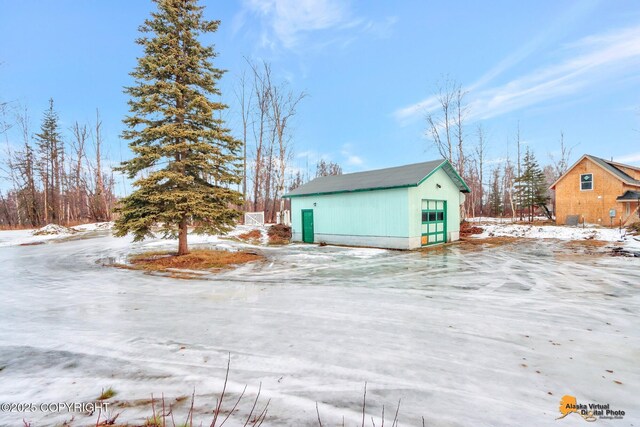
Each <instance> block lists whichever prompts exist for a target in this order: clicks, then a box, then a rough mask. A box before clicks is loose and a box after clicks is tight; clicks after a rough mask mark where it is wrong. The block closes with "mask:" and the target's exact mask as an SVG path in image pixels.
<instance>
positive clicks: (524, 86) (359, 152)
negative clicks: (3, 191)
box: [0, 0, 640, 172]
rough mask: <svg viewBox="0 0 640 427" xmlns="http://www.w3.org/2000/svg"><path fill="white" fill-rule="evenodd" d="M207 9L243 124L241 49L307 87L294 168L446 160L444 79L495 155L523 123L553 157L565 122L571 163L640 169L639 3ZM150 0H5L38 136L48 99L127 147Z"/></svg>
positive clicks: (121, 148) (539, 151) (250, 4)
mask: <svg viewBox="0 0 640 427" xmlns="http://www.w3.org/2000/svg"><path fill="white" fill-rule="evenodd" d="M202 4H204V5H205V6H207V8H206V10H205V15H206V17H208V18H210V19H219V20H221V21H222V25H221V27H220V29H219V31H218V32H217V33H215V34H213V35H212V36H207V38H206V40H205V41H206V42H211V43H214V44H215V46H216V49H217V51H218V53H219V56H218V58H217V65H218V66H219V67H221V68H224V69H227V70H228V72H227V74H225V76H224V78H223V81H222V82H221V89H222V92H223V100H224V101H225V102H226V103H227V104H228V105H230V107H231V109H230V110H229V111H228V112H227V114H226V119H227V121H228V122H229V125H230V126H231V127H232V128H233V129H236V130H238V131H239V119H240V118H239V114H238V110H237V109H236V108H235V104H236V102H235V95H234V87H236V86H237V77H238V75H239V74H240V73H241V72H242V70H243V68H244V67H245V60H244V57H248V58H251V59H253V60H266V61H269V62H270V63H271V64H272V68H273V71H274V73H275V75H276V77H277V78H279V79H282V80H286V81H288V82H289V84H290V85H291V87H292V88H293V89H294V90H296V91H304V92H306V93H307V94H308V95H309V96H308V97H307V98H305V99H304V100H303V103H302V105H301V107H300V109H299V111H298V116H297V117H296V120H295V123H294V126H295V133H294V141H295V160H294V163H295V164H294V166H297V167H300V168H302V169H305V168H306V165H307V163H308V164H309V165H310V168H311V169H313V165H314V164H315V162H316V161H317V160H318V159H319V158H321V157H322V158H325V159H328V160H332V161H336V162H338V163H340V164H341V165H342V166H343V168H344V170H345V171H346V172H350V171H358V170H365V169H372V168H379V167H386V166H395V165H400V164H406V163H412V162H417V161H422V160H428V159H431V158H435V157H437V152H436V150H435V149H434V148H432V145H431V143H430V142H429V140H428V139H427V138H426V137H425V129H426V124H425V119H424V117H425V114H426V113H427V112H428V111H429V109H430V108H432V107H433V98H432V96H433V93H434V91H435V88H436V84H437V82H438V80H439V79H441V78H442V77H443V76H445V75H448V76H449V77H450V78H453V79H455V80H457V81H458V82H460V83H461V84H462V85H463V87H464V88H465V89H466V90H468V91H469V93H468V95H467V100H468V102H469V113H468V119H467V123H468V127H467V141H468V144H470V145H473V144H475V143H476V138H475V130H474V129H475V125H476V124H477V123H482V124H483V127H484V129H485V132H486V134H487V137H488V138H487V139H488V144H489V150H488V151H489V154H488V157H489V159H490V160H492V161H494V162H495V163H493V164H498V163H497V162H499V161H500V159H503V158H504V157H505V155H506V154H507V150H510V153H511V155H513V153H514V150H515V148H514V145H513V141H514V138H515V133H516V128H517V126H518V123H519V124H520V129H521V135H522V139H523V140H524V141H525V142H526V144H528V145H529V146H530V147H532V149H533V150H534V151H535V153H536V155H537V157H538V159H539V160H540V161H541V163H543V164H544V163H546V162H548V161H549V154H553V153H555V152H557V149H558V141H559V137H560V131H564V135H565V141H566V142H567V144H568V145H570V146H575V147H574V149H573V156H572V157H573V158H572V160H577V158H578V157H579V156H580V155H582V154H583V153H590V154H593V155H597V156H601V157H605V158H611V157H613V158H614V159H615V160H618V161H621V162H627V163H631V164H636V165H639V164H640V144H638V141H639V139H640V133H639V131H640V97H639V94H640V93H639V92H640V91H639V88H640V73H639V71H640V2H637V1H636V2H634V1H625V0H620V1H616V2H610V1H589V0H581V1H562V0H560V1H559V0H554V1H535V2H534V1H530V2H515V1H491V2H489V1H487V2H478V1H471V0H469V1H457V2H452V1H447V2H445V1H439V2H435V1H417V0H416V1H399V2H389V1H370V2H369V1H367V2H365V1H360V2H355V1H352V2H349V1H346V0H316V1H312V0H264V1H260V0H239V1H224V2H214V1H210V0H209V1H203V2H202ZM153 8H154V5H153V4H152V3H151V2H148V1H142V0H136V1H124V0H112V1H81V0H73V1H71V0H57V1H55V2H54V1H40V0H22V1H10V0H0V9H1V13H0V63H1V65H0V100H2V101H13V102H14V104H18V103H19V104H21V105H23V106H26V107H28V109H29V111H30V113H31V116H32V128H33V130H36V128H37V126H38V125H39V121H40V118H41V116H42V112H43V111H44V110H45V108H46V107H47V100H48V99H49V98H50V97H53V98H54V100H55V103H56V109H57V110H58V112H59V115H60V117H61V120H62V125H63V127H64V128H65V129H67V128H68V127H69V126H70V125H71V124H72V123H73V122H74V121H75V120H78V121H81V122H89V121H91V120H93V118H94V116H95V109H96V108H99V109H100V112H101V116H102V120H103V123H104V127H105V138H106V140H107V145H108V150H107V151H106V156H107V157H108V158H109V160H111V161H112V162H117V161H119V160H120V159H121V158H126V157H128V156H129V152H128V150H127V149H126V143H125V142H121V141H120V140H119V134H120V132H121V131H122V129H123V126H122V122H121V120H122V118H123V117H124V115H125V114H126V113H127V105H126V101H127V98H126V96H125V95H124V94H123V92H122V88H123V86H126V85H128V84H130V83H131V79H130V77H129V75H128V73H129V72H130V71H131V70H132V68H133V67H134V66H135V63H136V56H138V55H139V54H140V49H139V47H138V46H137V45H136V44H134V39H135V38H136V37H137V36H138V33H137V27H138V26H139V25H140V24H141V23H142V21H143V20H144V19H145V18H147V17H148V15H149V12H150V11H151V10H152V9H153ZM13 138H15V135H13V134H10V135H9V143H12V142H14V140H13ZM509 141H510V145H509V148H508V142H509ZM3 144H4V142H3ZM491 164H492V163H491V162H490V166H489V167H491Z"/></svg>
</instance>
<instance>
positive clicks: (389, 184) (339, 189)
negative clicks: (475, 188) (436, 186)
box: [284, 159, 470, 197]
mask: <svg viewBox="0 0 640 427" xmlns="http://www.w3.org/2000/svg"><path fill="white" fill-rule="evenodd" d="M441 168H442V169H443V170H444V172H445V173H447V175H449V177H450V178H451V180H452V181H453V182H454V183H455V184H456V185H457V186H458V188H459V189H460V191H462V192H463V193H469V192H470V190H469V187H467V184H465V182H464V181H463V180H462V178H461V177H460V175H458V173H457V172H456V170H455V169H454V168H453V166H451V163H449V162H448V161H447V160H445V159H438V160H431V161H428V162H422V163H414V164H411V165H405V166H396V167H393V168H386V169H377V170H372V171H366V172H356V173H348V174H344V175H330V176H321V177H319V178H316V179H314V180H311V181H309V182H308V183H306V184H304V185H301V186H300V187H298V188H296V189H294V190H292V191H290V192H289V193H287V194H285V195H284V197H297V196H310V195H316V194H330V193H348V192H355V191H365V190H384V189H389V188H401V187H415V186H417V185H419V184H420V183H421V182H422V181H424V180H425V179H426V178H427V177H428V176H429V175H431V174H432V173H434V172H435V171H436V170H438V169H441Z"/></svg>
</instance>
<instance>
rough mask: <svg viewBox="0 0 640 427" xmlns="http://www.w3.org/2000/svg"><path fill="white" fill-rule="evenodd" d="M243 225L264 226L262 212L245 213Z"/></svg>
mask: <svg viewBox="0 0 640 427" xmlns="http://www.w3.org/2000/svg"><path fill="white" fill-rule="evenodd" d="M244 225H257V226H262V225H264V212H245V214H244Z"/></svg>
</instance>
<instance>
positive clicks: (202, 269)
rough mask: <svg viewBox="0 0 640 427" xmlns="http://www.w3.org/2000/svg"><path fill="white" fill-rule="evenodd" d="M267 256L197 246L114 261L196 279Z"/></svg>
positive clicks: (178, 277) (127, 265) (124, 265)
mask: <svg viewBox="0 0 640 427" xmlns="http://www.w3.org/2000/svg"><path fill="white" fill-rule="evenodd" d="M263 258H264V257H263V256H262V255H260V254H257V253H255V252H248V251H238V252H230V251H219V250H214V249H195V250H193V251H191V252H190V253H189V254H187V255H181V256H178V255H177V254H176V253H173V252H143V253H139V254H134V255H131V256H129V258H127V263H126V264H112V265H113V266H114V267H117V268H125V269H129V270H142V271H144V272H146V273H149V274H153V273H160V274H163V275H166V276H169V277H172V278H175V279H196V278H201V277H202V275H203V274H206V273H210V272H215V271H221V270H224V269H229V268H232V267H234V266H237V265H240V264H245V263H248V262H253V261H259V260H261V259H263Z"/></svg>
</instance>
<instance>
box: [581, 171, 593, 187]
mask: <svg viewBox="0 0 640 427" xmlns="http://www.w3.org/2000/svg"><path fill="white" fill-rule="evenodd" d="M580 190H593V174H592V173H583V174H582V175H580Z"/></svg>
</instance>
